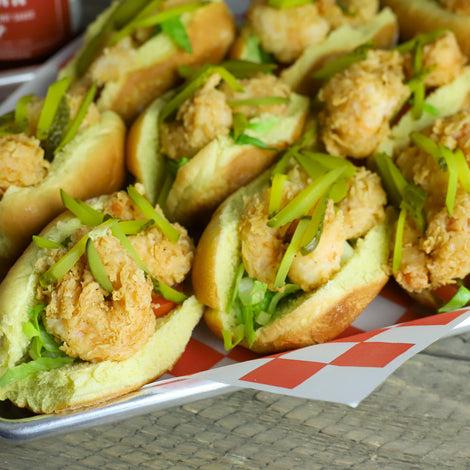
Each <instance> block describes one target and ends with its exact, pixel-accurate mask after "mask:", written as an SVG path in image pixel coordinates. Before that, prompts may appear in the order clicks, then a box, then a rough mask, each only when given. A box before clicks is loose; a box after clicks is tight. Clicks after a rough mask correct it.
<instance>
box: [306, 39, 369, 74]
mask: <svg viewBox="0 0 470 470" xmlns="http://www.w3.org/2000/svg"><path fill="white" fill-rule="evenodd" d="M373 47H374V42H373V41H367V42H365V43H364V44H361V45H360V46H358V47H356V48H355V49H353V50H352V51H351V52H347V53H345V54H343V55H341V56H339V57H338V58H336V59H333V60H332V61H330V62H328V63H327V64H325V65H324V66H323V67H322V68H321V69H319V70H317V71H316V72H314V73H313V75H312V77H313V78H314V79H316V80H330V79H331V78H332V77H333V76H334V75H336V74H337V73H340V72H342V71H343V70H346V69H347V68H348V67H350V66H351V65H352V64H354V63H356V62H361V61H362V60H365V59H366V58H367V54H368V52H369V51H370V50H371V49H372V48H373Z"/></svg>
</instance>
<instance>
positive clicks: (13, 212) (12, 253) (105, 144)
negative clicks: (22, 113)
mask: <svg viewBox="0 0 470 470" xmlns="http://www.w3.org/2000/svg"><path fill="white" fill-rule="evenodd" d="M125 134H126V128H125V125H124V123H123V121H122V119H121V118H120V117H119V116H118V115H117V114H115V113H112V112H109V111H108V112H104V113H102V115H101V118H100V120H99V121H98V122H97V123H96V124H93V125H92V126H90V127H88V128H86V129H84V130H83V131H80V132H79V133H78V134H77V135H76V136H75V137H74V138H73V139H72V140H71V141H70V142H69V143H68V144H67V145H66V146H65V147H64V148H63V149H62V150H61V151H59V152H58V153H57V154H56V155H55V157H54V160H53V161H52V163H51V165H50V167H49V169H48V173H47V175H46V177H45V178H44V179H43V180H42V181H41V182H40V183H39V184H37V185H35V186H29V187H25V188H23V187H18V186H10V187H9V188H8V189H7V191H6V192H5V193H4V195H3V197H2V198H1V199H0V277H1V276H2V275H5V273H6V271H7V269H8V267H10V266H11V264H12V263H13V262H14V260H15V259H16V258H17V257H18V256H19V254H20V253H21V251H22V250H23V249H24V248H25V247H26V245H27V244H28V243H29V242H30V240H31V236H32V235H34V234H36V233H38V232H39V231H40V230H41V229H42V228H43V227H44V226H45V225H46V224H47V223H48V222H49V221H50V220H51V219H52V218H54V217H55V216H56V215H57V214H59V213H60V212H61V211H62V210H63V205H62V200H61V197H60V189H61V188H62V189H64V190H65V191H66V192H67V193H69V194H71V195H72V196H73V197H78V198H81V199H87V198H90V197H93V196H98V195H100V194H107V193H111V192H113V191H116V190H117V189H119V188H120V187H121V186H122V184H123V182H124V178H125V163H124V144H125Z"/></svg>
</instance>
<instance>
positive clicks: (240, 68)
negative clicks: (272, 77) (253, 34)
mask: <svg viewBox="0 0 470 470" xmlns="http://www.w3.org/2000/svg"><path fill="white" fill-rule="evenodd" d="M221 65H222V67H224V68H225V69H226V70H228V71H229V72H230V73H231V74H232V75H233V76H235V77H237V78H249V77H252V76H254V75H257V74H259V73H270V72H273V71H274V70H276V69H277V67H278V66H277V64H275V63H273V62H269V63H266V62H263V63H258V62H253V61H251V60H240V59H232V60H226V61H224V62H222V64H221Z"/></svg>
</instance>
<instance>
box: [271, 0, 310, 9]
mask: <svg viewBox="0 0 470 470" xmlns="http://www.w3.org/2000/svg"><path fill="white" fill-rule="evenodd" d="M316 1H317V0H269V2H268V5H269V6H270V7H274V8H279V9H284V8H294V7H299V6H302V5H307V3H314V2H316Z"/></svg>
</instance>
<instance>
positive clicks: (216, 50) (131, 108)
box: [60, 0, 235, 122]
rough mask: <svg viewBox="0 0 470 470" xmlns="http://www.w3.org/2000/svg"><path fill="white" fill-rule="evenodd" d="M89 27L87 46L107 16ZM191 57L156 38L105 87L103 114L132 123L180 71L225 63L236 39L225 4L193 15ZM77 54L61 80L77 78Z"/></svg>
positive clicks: (215, 3)
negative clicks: (110, 112)
mask: <svg viewBox="0 0 470 470" xmlns="http://www.w3.org/2000/svg"><path fill="white" fill-rule="evenodd" d="M111 8H112V7H110V8H109V9H108V11H107V12H105V14H104V15H101V16H100V17H99V18H98V19H97V21H96V23H94V24H92V25H91V26H90V30H89V32H88V33H87V35H86V39H85V44H84V46H83V47H86V45H87V43H88V42H89V41H90V40H91V39H92V37H94V36H95V35H96V34H97V33H98V32H99V31H100V29H101V27H102V25H103V23H104V20H105V18H106V14H110V13H111V11H112V10H111ZM186 32H187V34H188V36H189V39H190V41H191V46H192V53H191V54H190V53H188V52H185V51H184V50H183V49H181V48H180V47H178V46H177V45H175V44H174V42H173V41H172V40H171V39H170V38H169V37H168V36H167V35H165V34H157V35H156V36H154V37H153V38H151V39H149V40H148V41H146V42H145V43H143V44H142V46H140V47H139V48H138V49H136V53H135V57H134V62H133V66H132V67H130V68H129V69H128V70H126V73H125V74H124V75H122V76H121V77H119V78H117V79H116V80H115V81H112V82H107V83H104V86H103V88H102V90H101V92H100V96H99V98H98V101H97V105H98V108H99V109H101V110H108V109H110V110H113V111H115V112H117V113H118V114H119V115H120V116H122V117H123V119H124V120H125V121H126V122H131V121H132V120H133V119H134V118H135V117H136V116H137V115H138V114H139V112H141V111H142V110H143V109H144V108H145V107H146V106H147V105H148V104H150V103H151V102H152V101H153V100H154V99H155V98H157V97H158V96H160V95H161V94H162V93H163V92H165V91H166V90H168V89H169V88H171V87H172V86H173V85H174V84H175V83H176V82H177V80H178V78H179V75H178V70H177V69H178V67H179V66H181V65H198V64H204V63H206V62H211V63H217V62H220V60H222V59H223V57H224V56H225V54H226V52H227V50H228V48H229V47H230V44H231V43H232V41H233V39H234V36H235V23H234V19H233V16H232V14H231V12H230V11H229V9H228V7H227V5H226V4H225V3H224V2H223V1H219V0H215V1H214V0H213V1H211V2H210V3H209V4H208V5H206V6H204V7H202V8H199V9H198V10H196V11H194V12H192V13H190V20H189V24H188V25H187V27H186ZM77 59H78V54H77V55H75V58H74V59H72V61H71V62H70V63H69V64H68V65H67V66H66V67H65V68H64V69H63V70H62V71H61V73H60V76H61V77H63V76H73V77H74V76H75V74H76V66H77Z"/></svg>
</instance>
